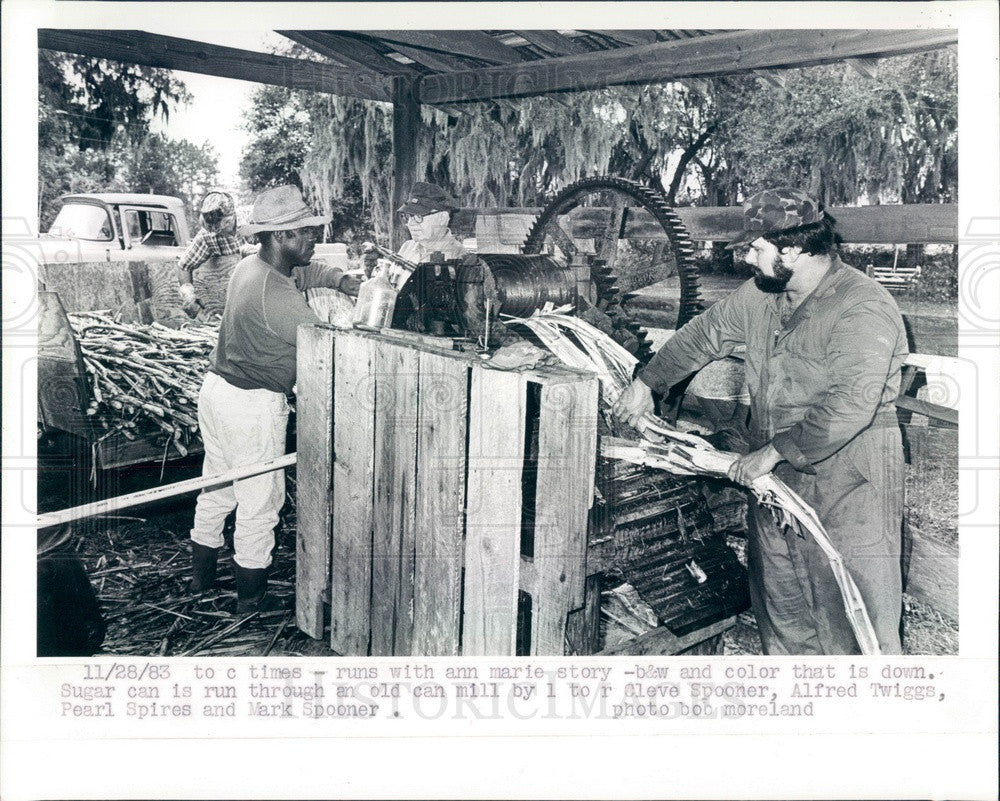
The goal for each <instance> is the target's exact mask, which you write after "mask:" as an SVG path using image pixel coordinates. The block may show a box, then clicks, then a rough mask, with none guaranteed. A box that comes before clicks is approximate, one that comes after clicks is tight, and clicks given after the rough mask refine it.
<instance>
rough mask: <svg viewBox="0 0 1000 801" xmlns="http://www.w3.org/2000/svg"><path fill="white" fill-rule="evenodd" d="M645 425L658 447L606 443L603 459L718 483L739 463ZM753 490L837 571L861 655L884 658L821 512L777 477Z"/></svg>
mask: <svg viewBox="0 0 1000 801" xmlns="http://www.w3.org/2000/svg"><path fill="white" fill-rule="evenodd" d="M643 423H644V427H643V433H644V434H645V435H646V436H647V437H650V438H655V439H658V440H660V441H659V442H652V441H649V440H638V441H634V440H624V439H615V438H612V437H605V438H604V440H603V441H602V444H601V455H602V456H604V457H606V458H609V459H621V460H624V461H627V462H632V463H634V464H642V465H647V466H649V467H654V468H658V469H660V470H668V471H670V472H671V473H679V474H681V475H703V476H716V477H720V476H721V477H725V476H726V475H727V474H728V471H729V467H730V466H731V465H732V463H733V462H734V461H735V460H736V459H737V458H738V457H739V455H738V454H735V453H727V452H725V451H719V450H716V449H715V448H714V447H713V446H712V445H711V444H710V443H709V442H707V441H706V440H704V439H702V438H701V437H697V436H694V435H692V434H684V433H682V432H680V431H677V430H676V429H674V428H672V427H671V426H669V425H667V424H666V423H665V422H663V421H662V420H660V419H658V418H656V417H653V416H652V415H647V416H646V418H644V420H643ZM750 490H751V492H752V493H753V495H754V497H755V498H756V500H757V502H758V503H759V504H761V505H762V506H765V507H767V508H768V509H769V510H770V512H771V514H772V515H773V516H774V518H775V520H776V521H777V522H778V523H779V524H780V525H782V526H784V527H786V528H789V529H791V530H792V531H793V532H795V533H796V534H798V535H799V536H806V535H808V536H811V537H812V538H813V540H814V541H815V542H816V544H817V545H819V547H820V549H821V550H822V551H823V553H824V554H825V555H826V558H827V560H828V561H829V563H830V567H831V569H832V570H833V577H834V579H835V580H836V582H837V586H838V587H839V588H840V594H841V597H842V598H843V601H844V611H845V613H846V614H847V619H848V621H849V622H850V624H851V628H852V629H853V631H854V636H855V637H856V638H857V641H858V645H859V646H860V648H861V653H863V654H866V655H875V656H877V655H878V654H880V653H881V652H880V650H879V646H878V639H877V637H876V636H875V631H874V629H873V628H872V624H871V620H870V619H869V617H868V610H867V609H866V608H865V604H864V601H863V600H862V598H861V593H860V592H859V591H858V587H857V585H856V584H855V583H854V579H853V578H851V574H850V573H849V572H848V570H847V567H846V566H845V565H844V560H843V558H842V557H841V555H840V554H839V553H838V552H837V549H836V548H834V547H833V543H831V542H830V538H829V536H827V533H826V529H824V528H823V524H822V523H821V522H820V520H819V518H818V517H817V516H816V512H815V511H814V510H813V509H812V508H811V507H810V506H809V504H807V503H806V502H805V501H803V500H802V498H800V497H799V496H798V495H797V494H796V493H795V492H794V491H793V490H792V489H791V488H790V487H789V486H788V485H787V484H785V482H784V481H782V480H781V479H780V478H778V477H777V476H776V475H774V473H767V474H766V475H763V476H760V477H759V478H758V479H756V480H755V481H754V482H753V484H752V485H751V486H750Z"/></svg>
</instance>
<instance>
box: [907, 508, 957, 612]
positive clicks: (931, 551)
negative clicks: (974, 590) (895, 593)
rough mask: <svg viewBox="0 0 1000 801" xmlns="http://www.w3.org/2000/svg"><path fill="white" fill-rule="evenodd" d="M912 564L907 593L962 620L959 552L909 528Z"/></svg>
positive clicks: (917, 530)
mask: <svg viewBox="0 0 1000 801" xmlns="http://www.w3.org/2000/svg"><path fill="white" fill-rule="evenodd" d="M905 536H906V537H907V538H909V540H910V542H909V546H910V547H909V548H908V549H906V550H907V553H908V557H909V558H908V564H906V565H905V566H904V574H905V578H906V581H905V585H904V587H903V589H904V590H905V591H906V592H907V593H908V594H909V595H912V596H913V597H914V598H917V599H918V600H921V601H923V602H924V603H927V604H929V605H930V606H932V607H934V608H935V609H936V610H937V611H939V612H941V613H942V614H945V615H947V616H948V617H950V618H951V619H952V620H958V549H957V548H954V547H949V546H948V545H945V544H944V543H942V542H938V541H937V540H934V539H931V538H930V537H928V536H927V535H926V534H924V533H923V532H921V531H920V530H919V529H916V528H912V527H910V526H907V527H906V534H905Z"/></svg>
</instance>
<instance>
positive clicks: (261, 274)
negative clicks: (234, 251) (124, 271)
mask: <svg viewBox="0 0 1000 801" xmlns="http://www.w3.org/2000/svg"><path fill="white" fill-rule="evenodd" d="M329 221H330V218H329V217H325V216H317V215H314V214H313V212H312V211H311V209H310V208H309V207H308V206H307V205H306V203H305V201H304V200H303V198H302V193H301V192H300V191H299V189H298V188H297V187H294V186H279V187H276V188H274V189H268V190H266V191H264V192H262V193H261V194H260V195H259V196H258V197H257V199H256V201H255V202H254V205H253V213H252V217H251V221H250V223H249V224H247V225H245V226H243V227H241V228H240V229H239V234H240V235H241V236H251V235H256V236H257V238H258V239H259V240H260V243H261V246H260V251H259V252H258V253H256V254H253V255H251V256H247V257H246V258H245V259H243V260H242V261H240V263H239V264H237V265H236V268H235V270H234V271H233V276H232V279H231V280H230V282H229V291H228V297H227V299H226V307H225V311H224V312H223V315H222V322H221V324H220V327H219V342H218V345H217V346H216V348H215V350H214V351H212V355H211V357H210V360H209V371H208V373H207V375H206V376H205V381H204V384H203V385H202V388H201V392H200V394H199V396H198V425H199V427H200V429H201V435H202V440H203V441H204V444H205V462H204V468H203V473H204V475H212V474H216V473H223V472H226V471H227V470H232V469H233V468H236V467H241V466H246V465H251V464H255V463H259V462H264V461H267V460H269V459H273V458H276V457H278V456H281V455H282V454H283V453H284V452H285V429H286V425H287V421H288V401H287V398H288V397H289V396H290V395H291V393H292V387H293V386H294V384H295V367H296V364H295V345H296V333H297V329H298V327H299V326H300V325H302V324H304V323H318V322H320V320H319V318H318V317H317V316H316V315H315V314H313V312H312V310H311V309H310V308H309V306H308V305H307V304H306V301H305V298H304V297H303V294H302V293H303V292H304V291H306V290H308V289H312V288H316V287H333V288H335V289H339V290H340V291H342V292H347V293H348V294H357V279H356V278H354V277H352V276H345V275H344V273H343V271H342V270H341V269H339V268H336V267H330V266H327V265H325V264H322V263H320V262H311V261H310V259H311V257H312V255H313V251H314V249H315V243H316V239H317V237H318V235H319V233H320V231H321V230H322V229H321V226H323V225H325V224H326V223H328V222H329ZM293 271H294V276H293ZM284 500H285V480H284V472H283V471H275V472H271V473H264V474H262V475H259V476H254V477H252V478H247V479H243V480H241V481H237V482H235V483H234V484H232V485H226V486H220V487H214V488H211V489H209V490H206V491H204V492H202V493H201V495H199V496H198V503H197V507H196V509H195V517H194V527H193V528H192V529H191V540H192V561H193V580H192V583H191V589H192V590H193V591H195V592H201V591H203V590H206V589H209V588H210V587H212V585H213V584H214V582H215V571H216V562H217V559H218V554H219V548H220V547H221V546H222V544H223V537H222V528H223V524H224V522H225V519H226V516H227V515H228V514H229V513H230V512H231V511H232V510H233V509H234V508H235V509H236V531H235V534H234V536H233V545H234V551H235V554H234V557H233V561H234V563H235V570H236V594H237V613H238V614H247V613H252V612H257V611H265V610H267V609H269V608H273V607H274V606H276V604H275V603H274V600H273V599H272V598H270V597H268V596H266V589H267V568H268V567H269V566H270V564H271V551H272V550H273V548H274V527H275V525H276V524H277V522H278V512H279V510H280V509H281V506H282V504H283V503H284Z"/></svg>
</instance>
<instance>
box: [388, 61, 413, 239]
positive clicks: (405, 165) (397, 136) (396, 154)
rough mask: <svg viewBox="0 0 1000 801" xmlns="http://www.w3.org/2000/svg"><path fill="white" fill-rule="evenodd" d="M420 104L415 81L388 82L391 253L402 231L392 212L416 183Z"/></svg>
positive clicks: (403, 231)
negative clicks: (389, 107) (389, 92)
mask: <svg viewBox="0 0 1000 801" xmlns="http://www.w3.org/2000/svg"><path fill="white" fill-rule="evenodd" d="M420 125H421V121H420V101H419V100H418V99H417V88H416V81H414V80H413V79H412V78H408V77H403V76H400V77H396V78H393V79H392V174H393V181H392V208H391V209H390V212H391V213H392V217H391V223H390V225H389V231H390V237H391V244H392V249H393V250H398V249H399V246H400V245H401V244H402V243H403V239H404V235H405V229H404V228H403V226H402V225H401V224H400V222H399V219H398V218H397V216H396V214H395V211H396V209H398V208H399V207H400V206H402V205H403V203H404V201H405V200H406V198H407V196H408V195H409V193H410V189H411V188H412V187H413V184H414V182H415V181H416V180H417V177H418V176H417V137H418V136H419V134H420Z"/></svg>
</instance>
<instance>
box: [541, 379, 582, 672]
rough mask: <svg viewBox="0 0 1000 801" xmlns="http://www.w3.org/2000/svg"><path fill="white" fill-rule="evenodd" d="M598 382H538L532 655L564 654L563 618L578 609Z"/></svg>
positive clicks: (580, 380)
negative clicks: (539, 398) (539, 394)
mask: <svg viewBox="0 0 1000 801" xmlns="http://www.w3.org/2000/svg"><path fill="white" fill-rule="evenodd" d="M597 392H598V382H597V379H596V378H592V379H578V380H574V381H566V382H564V383H559V382H555V381H553V382H546V383H545V384H543V385H542V394H541V409H540V419H539V426H538V479H537V484H536V495H535V536H534V543H535V545H534V547H535V554H534V563H535V574H536V583H535V593H534V595H533V598H532V601H533V603H532V617H531V653H532V654H538V655H548V656H551V655H561V654H563V653H564V652H565V640H566V617H567V615H568V614H569V613H570V612H571V611H572V610H574V609H578V608H579V607H580V606H582V605H583V601H584V581H585V578H586V572H585V571H586V552H587V516H588V511H589V509H590V506H591V503H592V501H593V497H594V462H595V459H596V451H597Z"/></svg>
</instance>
